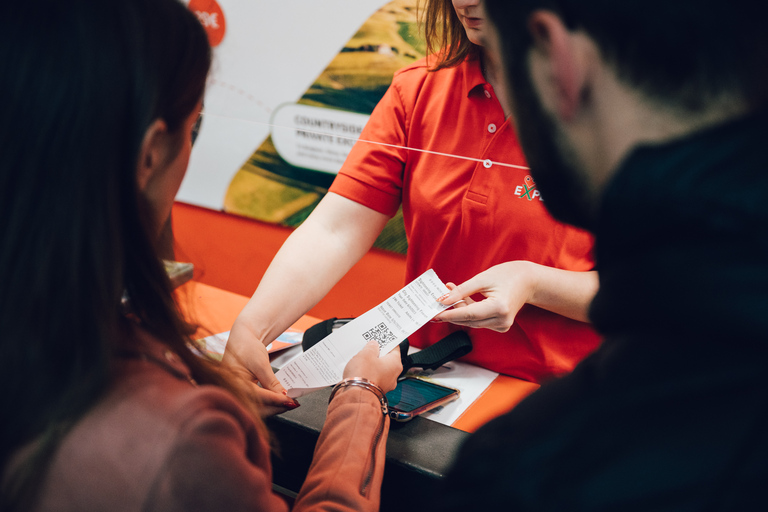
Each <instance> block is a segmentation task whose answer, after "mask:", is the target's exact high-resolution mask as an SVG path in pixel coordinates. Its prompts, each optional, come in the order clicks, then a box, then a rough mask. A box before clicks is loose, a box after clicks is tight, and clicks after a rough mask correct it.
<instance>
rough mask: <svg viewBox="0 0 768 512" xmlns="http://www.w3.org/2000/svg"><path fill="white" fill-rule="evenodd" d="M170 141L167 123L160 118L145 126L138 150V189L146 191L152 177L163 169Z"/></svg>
mask: <svg viewBox="0 0 768 512" xmlns="http://www.w3.org/2000/svg"><path fill="white" fill-rule="evenodd" d="M170 142H171V141H170V137H169V136H168V125H166V124H165V121H163V120H162V119H155V120H154V121H153V122H152V124H151V125H149V128H147V131H146V133H145V134H144V141H143V142H142V143H141V150H140V151H139V160H138V164H137V166H136V183H137V184H138V187H139V190H140V191H142V192H146V190H147V186H148V185H149V182H150V181H151V180H152V178H153V177H154V176H155V175H157V173H158V172H161V171H162V170H163V168H164V165H165V164H166V163H167V158H168V152H169V147H168V145H169V144H170Z"/></svg>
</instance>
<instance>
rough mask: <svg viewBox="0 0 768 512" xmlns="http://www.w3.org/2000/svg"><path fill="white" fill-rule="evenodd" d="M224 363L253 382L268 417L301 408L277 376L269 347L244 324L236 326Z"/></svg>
mask: <svg viewBox="0 0 768 512" xmlns="http://www.w3.org/2000/svg"><path fill="white" fill-rule="evenodd" d="M222 362H223V363H225V364H228V365H229V366H230V367H231V368H232V370H233V371H234V372H235V373H236V374H238V375H240V376H242V377H243V378H244V379H245V380H246V381H249V382H251V383H252V386H251V391H252V392H253V393H254V394H255V395H256V396H258V398H259V401H260V402H261V410H262V413H263V415H264V416H271V415H274V414H279V413H281V412H285V411H286V410H289V409H295V408H296V407H298V403H297V402H296V401H295V400H293V399H292V398H288V396H287V395H286V394H285V388H284V387H283V385H282V384H280V381H278V380H277V377H275V373H274V372H273V371H272V366H271V365H270V363H269V354H268V353H267V347H266V346H264V344H263V343H261V341H259V340H258V339H257V338H256V337H255V336H254V335H253V334H252V333H251V332H250V331H249V330H248V329H247V327H245V326H244V325H243V324H241V323H238V322H235V325H234V326H232V330H231V331H230V333H229V340H228V341H227V348H226V349H225V351H224V357H223V358H222Z"/></svg>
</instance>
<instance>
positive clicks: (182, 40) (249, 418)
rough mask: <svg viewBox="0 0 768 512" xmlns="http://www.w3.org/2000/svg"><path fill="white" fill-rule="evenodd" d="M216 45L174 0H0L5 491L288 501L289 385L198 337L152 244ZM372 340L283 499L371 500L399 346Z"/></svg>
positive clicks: (313, 503) (21, 498)
mask: <svg viewBox="0 0 768 512" xmlns="http://www.w3.org/2000/svg"><path fill="white" fill-rule="evenodd" d="M210 60H211V59H210V48H209V45H208V41H207V38H206V35H205V32H204V30H203V29H202V27H201V25H200V24H199V22H198V21H197V19H196V18H195V16H194V15H193V14H192V13H191V12H190V11H189V10H187V9H186V7H184V5H183V4H181V3H180V2H179V1H178V0H121V1H115V2H112V1H109V2H104V1H97V0H70V1H68V2H57V1H54V0H25V1H22V2H11V3H8V4H7V5H5V6H4V7H3V13H2V16H0V97H2V98H3V115H2V116H0V219H2V221H0V343H1V345H0V346H1V347H2V349H1V350H0V353H2V357H0V388H1V389H2V393H0V408H1V410H2V411H3V420H2V435H0V446H1V447H2V448H1V451H0V471H2V476H1V481H0V510H3V511H5V510H62V511H68V510H71V511H82V510H110V511H112V510H163V511H172V510H228V511H232V510H287V506H286V505H285V503H284V502H283V501H282V500H281V498H279V497H278V496H277V495H275V494H273V493H272V487H271V469H270V461H269V442H268V441H269V436H268V433H267V432H266V430H265V427H264V425H263V423H262V422H261V420H260V414H262V413H263V412H264V411H265V410H272V409H274V408H276V407H277V408H279V406H280V405H281V404H282V405H284V406H285V407H288V406H290V405H291V401H290V399H289V398H287V397H286V396H284V395H282V394H280V393H276V392H273V391H270V390H268V389H260V391H259V396H260V397H261V399H259V398H257V396H256V390H255V386H254V384H253V383H252V382H246V381H244V380H242V379H240V378H239V377H237V376H236V375H235V374H234V373H233V372H232V371H231V370H228V369H227V368H226V367H223V366H221V365H219V364H217V363H216V362H214V361H211V360H208V359H206V358H205V357H201V356H199V355H196V354H195V353H193V351H192V350H191V349H190V340H189V339H188V338H187V336H186V335H185V334H184V332H185V329H184V325H183V322H182V320H181V319H180V315H179V312H178V310H177V308H176V305H175V304H174V301H173V298H172V294H171V287H170V283H169V280H168V278H167V276H166V274H165V272H164V269H163V266H162V264H161V262H160V259H159V257H158V248H157V245H158V242H157V241H158V239H159V233H160V231H161V226H163V225H164V224H165V222H166V220H167V218H168V215H169V212H170V209H171V205H172V202H173V198H174V195H175V194H176V192H177V190H178V188H179V185H180V183H181V180H182V178H183V176H184V172H185V170H186V167H187V162H188V159H189V155H190V150H191V132H192V128H193V125H194V123H195V120H196V119H197V117H198V115H199V111H200V104H201V99H202V96H203V91H204V88H205V80H206V76H207V73H208V68H209V66H210ZM377 356H378V350H377V348H376V347H373V346H367V347H366V348H365V349H363V350H362V351H361V353H360V354H359V355H357V356H356V357H355V358H353V359H352V361H350V363H349V364H348V366H347V367H346V369H345V371H344V376H345V381H343V382H342V383H341V384H340V385H339V386H338V387H337V389H336V392H335V395H334V398H333V401H332V402H331V404H330V406H329V410H328V418H327V421H326V426H325V428H324V430H323V432H322V434H321V437H320V441H319V442H318V446H317V450H316V453H315V459H314V463H313V466H312V469H311V470H310V473H309V475H308V476H307V479H306V483H305V485H304V487H303V489H302V491H301V493H300V495H299V497H298V499H297V501H296V505H295V510H306V509H310V508H313V509H314V508H335V509H350V510H352V509H354V510H376V509H377V508H378V500H379V489H380V483H381V478H382V471H383V463H384V461H383V454H384V448H385V447H384V443H385V442H386V437H387V431H388V426H389V423H388V419H387V417H386V416H385V415H384V414H382V404H381V397H382V396H383V393H384V392H386V391H387V390H389V389H391V388H393V387H394V384H395V379H396V377H397V374H398V373H399V371H400V369H401V365H400V360H399V355H398V354H397V353H396V351H395V353H393V354H391V355H389V356H386V357H384V358H378V357H377ZM264 404H266V405H264ZM270 408H271V409H270ZM376 443H377V444H376ZM374 454H375V456H374Z"/></svg>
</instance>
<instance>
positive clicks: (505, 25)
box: [486, 0, 768, 112]
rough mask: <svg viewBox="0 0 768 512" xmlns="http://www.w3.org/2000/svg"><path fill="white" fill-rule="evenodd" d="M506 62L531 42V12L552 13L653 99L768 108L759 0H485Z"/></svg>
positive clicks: (693, 105) (694, 106) (691, 105)
mask: <svg viewBox="0 0 768 512" xmlns="http://www.w3.org/2000/svg"><path fill="white" fill-rule="evenodd" d="M486 8H487V11H488V13H489V15H490V17H491V18H492V20H493V21H494V23H495V24H496V26H497V28H498V31H499V36H500V41H501V46H502V51H503V52H504V53H505V55H506V58H507V60H508V61H509V59H519V58H521V57H522V56H523V55H525V51H526V49H527V48H529V47H530V45H531V43H532V39H531V35H530V32H529V30H528V26H527V20H528V15H529V14H530V13H531V12H533V11H536V10H539V9H543V10H549V11H552V12H554V13H555V14H557V15H558V16H560V18H561V19H562V20H563V22H564V23H565V25H566V26H567V27H568V28H569V29H571V30H573V31H579V30H581V31H584V32H585V33H587V34H588V35H589V36H590V37H591V38H592V39H593V40H594V41H595V42H596V43H597V45H598V47H599V48H600V51H601V52H602V56H603V58H604V59H605V60H606V62H608V63H610V64H611V65H612V66H613V68H614V69H615V71H616V74H617V76H618V77H619V78H620V79H621V80H622V81H624V82H625V83H626V84H627V85H630V86H632V87H633V88H635V89H637V90H638V91H640V92H641V93H643V94H644V95H645V96H646V97H648V98H649V99H651V100H653V101H654V102H657V103H661V104H666V105H669V106H673V107H674V108H675V109H681V110H683V111H688V112H699V111H701V110H702V109H704V108H706V107H707V105H709V104H710V102H711V101H712V100H716V101H718V102H719V101H723V100H726V101H727V100H728V99H729V98H734V99H739V100H740V101H744V102H745V103H746V104H747V105H748V108H749V109H750V110H752V109H756V108H760V107H762V106H765V105H768V86H766V84H768V30H765V27H764V24H765V18H764V16H763V12H764V6H763V4H762V2H758V1H754V0H622V1H615V0H512V1H510V0H487V1H486Z"/></svg>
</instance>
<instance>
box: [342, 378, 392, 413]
mask: <svg viewBox="0 0 768 512" xmlns="http://www.w3.org/2000/svg"><path fill="white" fill-rule="evenodd" d="M349 387H357V388H362V389H365V390H367V391H369V392H371V393H373V394H374V395H375V396H376V399H377V400H378V401H379V405H380V406H381V412H382V413H383V414H384V415H385V416H386V415H387V412H388V411H389V402H388V401H387V395H386V394H385V393H384V391H383V390H382V389H381V388H380V387H379V386H377V385H376V384H374V383H373V382H371V381H370V380H368V379H366V378H365V377H351V378H347V379H343V380H342V381H341V382H339V383H338V384H336V385H335V386H333V390H332V391H331V396H330V397H328V403H331V400H333V397H334V396H336V394H337V393H338V392H339V391H340V390H342V389H345V388H349Z"/></svg>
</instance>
